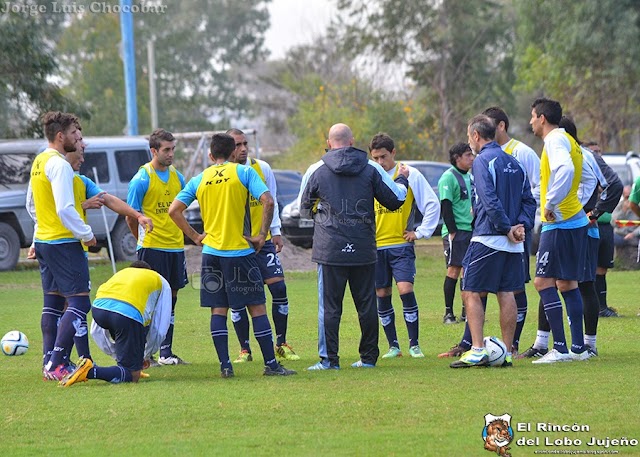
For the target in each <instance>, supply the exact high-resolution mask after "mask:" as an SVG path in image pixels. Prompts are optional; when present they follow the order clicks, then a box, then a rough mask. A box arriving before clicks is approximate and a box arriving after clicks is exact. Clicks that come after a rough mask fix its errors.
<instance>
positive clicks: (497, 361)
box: [484, 336, 507, 367]
mask: <svg viewBox="0 0 640 457" xmlns="http://www.w3.org/2000/svg"><path fill="white" fill-rule="evenodd" d="M484 347H485V348H486V349H487V352H488V353H489V365H491V366H492V367H499V366H500V365H502V362H504V358H505V357H506V356H507V346H506V345H505V344H504V343H503V342H502V340H501V339H500V338H498V337H497V336H487V337H485V339H484Z"/></svg>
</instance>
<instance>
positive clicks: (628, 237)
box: [27, 232, 636, 259]
mask: <svg viewBox="0 0 640 457" xmlns="http://www.w3.org/2000/svg"><path fill="white" fill-rule="evenodd" d="M624 239H625V240H635V239H636V234H635V233H634V232H631V233H627V234H626V235H625V236H624ZM34 255H35V254H34ZM28 258H29V257H28V256H27V259H28ZM34 259H35V257H34Z"/></svg>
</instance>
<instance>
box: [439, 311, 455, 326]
mask: <svg viewBox="0 0 640 457" xmlns="http://www.w3.org/2000/svg"><path fill="white" fill-rule="evenodd" d="M442 323H443V324H457V323H458V320H457V319H456V316H454V315H453V313H446V314H445V315H444V317H443V318H442Z"/></svg>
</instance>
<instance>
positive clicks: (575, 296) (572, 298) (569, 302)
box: [562, 288, 584, 354]
mask: <svg viewBox="0 0 640 457" xmlns="http://www.w3.org/2000/svg"><path fill="white" fill-rule="evenodd" d="M562 298H564V303H565V305H566V306H567V316H568V317H569V329H570V330H571V351H572V352H575V353H576V354H579V353H581V352H584V332H583V331H582V324H583V321H582V319H583V315H582V296H581V295H580V289H578V288H575V289H572V290H570V291H567V292H562Z"/></svg>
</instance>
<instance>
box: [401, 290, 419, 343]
mask: <svg viewBox="0 0 640 457" xmlns="http://www.w3.org/2000/svg"><path fill="white" fill-rule="evenodd" d="M400 300H402V314H403V315H404V322H405V323H406V324H407V333H409V347H411V346H417V345H418V333H419V325H418V324H419V317H418V302H417V301H416V294H414V293H413V292H409V293H408V294H404V295H400Z"/></svg>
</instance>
